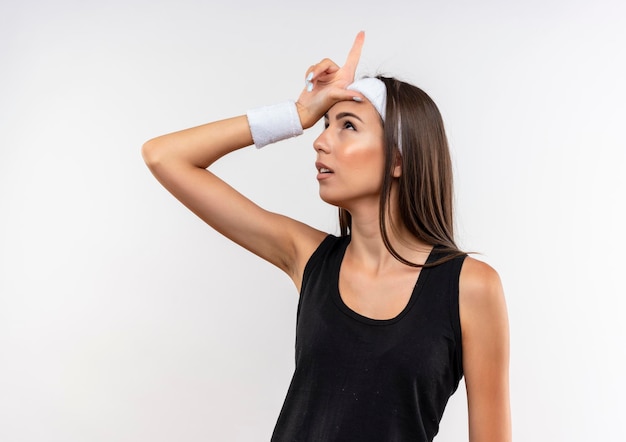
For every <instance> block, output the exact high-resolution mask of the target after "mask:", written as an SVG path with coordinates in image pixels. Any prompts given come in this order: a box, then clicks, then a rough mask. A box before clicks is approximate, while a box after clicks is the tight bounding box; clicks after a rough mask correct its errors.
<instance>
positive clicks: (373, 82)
mask: <svg viewBox="0 0 626 442" xmlns="http://www.w3.org/2000/svg"><path fill="white" fill-rule="evenodd" d="M346 89H348V90H351V91H357V92H360V93H361V94H362V95H363V96H364V97H365V98H367V99H368V100H369V102H370V103H372V105H373V106H374V108H375V109H376V110H377V111H378V114H379V115H380V118H382V119H383V122H384V121H385V109H387V86H385V83H383V82H382V81H381V80H379V79H378V78H371V77H370V78H362V79H360V80H357V81H355V82H354V83H352V84H350V85H348V87H347V88H346ZM398 117H399V116H398ZM398 150H399V151H400V153H402V120H398Z"/></svg>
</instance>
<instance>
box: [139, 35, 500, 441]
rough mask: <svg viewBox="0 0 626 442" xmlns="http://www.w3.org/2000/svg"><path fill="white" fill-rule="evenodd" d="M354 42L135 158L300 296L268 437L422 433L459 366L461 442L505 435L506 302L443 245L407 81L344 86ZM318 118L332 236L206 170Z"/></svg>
mask: <svg viewBox="0 0 626 442" xmlns="http://www.w3.org/2000/svg"><path fill="white" fill-rule="evenodd" d="M363 40H364V34H363V33H359V34H358V35H357V38H356V40H355V42H354V45H353V47H352V49H351V51H350V53H349V56H348V58H347V61H346V63H345V64H344V66H342V67H339V66H338V65H336V64H335V63H334V62H332V61H331V60H328V59H325V60H322V61H321V62H320V63H318V64H316V65H313V66H311V67H310V68H309V69H308V70H307V72H306V77H305V78H306V80H305V81H306V88H305V89H304V90H303V92H302V93H301V95H300V97H299V98H298V100H297V102H296V103H295V104H294V103H284V104H281V105H279V106H274V107H268V108H263V109H260V110H254V111H250V112H248V114H247V116H245V115H244V116H239V117H235V118H231V119H227V120H222V121H217V122H213V123H210V124H207V125H204V126H200V127H196V128H192V129H188V130H184V131H181V132H176V133H173V134H169V135H164V136H162V137H158V138H155V139H153V140H150V141H148V142H147V143H146V144H145V145H144V146H143V156H144V158H145V161H146V163H147V164H148V166H149V168H150V170H151V171H152V173H153V174H154V175H155V176H156V178H157V179H158V180H159V181H160V182H161V183H162V184H163V185H164V186H165V187H166V188H167V189H168V190H169V191H170V192H171V193H172V194H173V195H174V196H175V197H176V198H178V199H179V200H180V201H181V202H182V203H183V204H185V205H186V206H187V207H188V208H189V209H191V210H192V211H193V212H194V213H196V214H197V215H198V216H199V217H200V218H202V219H203V220H204V221H206V222H207V224H209V225H210V226H212V227H213V228H214V229H216V230H217V231H219V232H220V233H222V234H223V235H225V236H227V237H228V238H230V239H232V240H233V241H235V242H236V243H238V244H240V245H241V246H243V247H245V248H246V249H248V250H250V251H251V252H253V253H255V254H257V255H258V256H260V257H261V258H263V259H265V260H267V261H269V262H271V263H273V264H274V265H276V266H278V267H279V268H280V269H282V270H283V271H285V273H287V275H289V276H290V277H291V279H292V280H293V282H294V284H295V285H296V287H297V289H298V291H299V293H300V300H299V307H298V322H297V331H296V369H295V373H294V376H293V379H292V382H291V385H290V387H289V391H288V393H287V398H286V400H285V403H284V406H283V409H282V411H281V414H280V416H279V418H278V422H277V424H276V427H275V430H274V434H273V437H272V440H275V441H296V440H298V441H381V442H382V441H384V442H388V441H408V440H411V441H431V440H432V439H433V438H434V436H435V435H436V434H437V431H438V429H439V422H440V420H441V417H442V414H443V411H444V408H445V405H446V403H447V401H448V399H449V397H450V396H451V395H452V393H453V392H454V391H455V390H456V388H457V385H458V383H459V381H460V379H461V377H462V376H463V375H464V376H465V383H466V387H467V399H468V410H469V425H470V428H469V435H470V441H471V442H488V441H491V442H505V441H509V440H510V439H511V428H510V412H509V393H508V390H509V387H508V358H509V355H508V353H509V348H508V322H507V314H506V306H505V302H504V296H503V293H502V287H501V283H500V280H499V277H498V275H497V273H496V272H495V271H494V270H493V269H492V268H491V267H489V266H488V265H486V264H484V263H483V262H481V261H478V260H475V259H473V258H471V257H467V256H466V255H465V254H463V253H462V252H460V251H459V250H458V249H457V247H456V245H455V242H454V238H453V228H452V226H453V221H452V176H451V163H450V157H449V152H448V147H447V141H446V136H445V132H444V128H443V123H442V120H441V116H440V114H439V111H438V110H437V107H436V106H435V104H434V103H433V102H432V100H431V99H430V98H429V97H428V95H426V94H425V93H424V92H423V91H421V90H420V89H418V88H416V87H414V86H411V85H409V84H407V83H404V82H401V81H398V80H395V79H390V78H384V77H379V78H369V79H361V80H358V81H356V82H354V73H355V70H356V67H357V64H358V61H359V58H360V53H361V48H362V45H363ZM321 118H324V122H325V124H324V127H325V128H324V130H323V132H322V133H321V134H320V136H319V137H318V138H317V139H316V140H315V142H314V144H313V147H314V149H315V151H316V152H317V163H316V167H317V169H318V172H319V173H318V175H317V179H318V181H319V188H320V196H321V198H322V199H323V200H324V201H326V202H328V203H329V204H333V205H335V206H337V207H339V211H340V223H341V233H342V234H341V236H339V237H337V236H334V235H329V234H327V233H326V232H322V231H319V230H317V229H314V228H312V227H310V226H308V225H306V224H303V223H301V222H298V221H295V220H293V219H290V218H288V217H285V216H281V215H277V214H274V213H270V212H268V211H266V210H263V209H262V208H260V207H258V206H256V205H255V204H254V203H252V202H251V201H250V200H248V199H246V198H245V197H244V196H242V195H241V194H239V193H238V192H237V191H235V190H234V189H233V188H231V187H230V186H229V185H228V184H226V183H225V182H223V181H222V180H220V179H219V178H218V177H216V176H215V175H214V174H213V173H211V172H210V171H208V170H207V168H208V167H209V166H211V164H212V163H213V162H215V161H216V160H217V159H219V158H220V157H222V156H223V155H226V154H228V153H230V152H232V151H234V150H236V149H240V148H243V147H246V146H249V145H251V144H253V143H254V144H256V145H257V147H260V146H261V145H264V144H267V143H269V142H273V141H276V140H279V139H282V138H285V137H289V136H294V135H297V134H299V133H301V132H302V129H308V128H310V127H311V126H313V125H314V124H315V123H316V122H317V121H318V120H319V119H321Z"/></svg>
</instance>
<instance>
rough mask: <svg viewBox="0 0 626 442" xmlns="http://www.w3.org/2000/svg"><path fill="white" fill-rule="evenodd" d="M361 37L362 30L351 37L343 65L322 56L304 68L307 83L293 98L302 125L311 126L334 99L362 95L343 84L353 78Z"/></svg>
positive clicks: (361, 41)
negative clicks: (351, 43) (352, 42)
mask: <svg viewBox="0 0 626 442" xmlns="http://www.w3.org/2000/svg"><path fill="white" fill-rule="evenodd" d="M364 40H365V33H364V32H363V31H361V32H359V33H358V34H357V36H356V38H355V39H354V44H353V45H352V49H350V52H349V53H348V58H347V59H346V62H345V63H344V65H343V66H341V67H339V66H338V65H337V64H336V63H335V62H333V61H332V60H330V59H328V58H325V59H323V60H322V61H320V62H319V63H317V64H315V65H313V66H311V67H310V68H309V69H308V70H307V71H306V76H305V81H306V82H307V86H306V87H305V88H304V90H303V91H302V93H301V94H300V97H298V101H297V102H296V107H297V109H298V115H299V116H300V122H301V123H302V127H303V128H304V129H308V128H309V127H311V126H313V125H314V124H315V123H316V122H317V121H318V120H319V119H320V118H322V117H323V116H324V114H325V113H326V112H327V111H328V109H330V108H331V107H332V106H333V105H334V104H335V103H337V102H339V101H347V100H353V99H354V97H359V98H362V96H361V94H359V93H358V92H356V91H349V90H347V89H346V87H347V86H348V85H349V84H351V83H352V82H353V81H354V73H355V72H356V67H357V65H358V64H359V58H360V57H361V48H362V47H363V42H364Z"/></svg>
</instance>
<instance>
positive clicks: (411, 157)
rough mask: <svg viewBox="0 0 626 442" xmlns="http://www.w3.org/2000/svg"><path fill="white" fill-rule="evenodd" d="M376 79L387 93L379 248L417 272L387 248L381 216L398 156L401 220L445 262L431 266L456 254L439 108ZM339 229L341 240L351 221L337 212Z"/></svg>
mask: <svg viewBox="0 0 626 442" xmlns="http://www.w3.org/2000/svg"><path fill="white" fill-rule="evenodd" d="M376 78H378V79H379V80H381V81H382V82H383V83H384V84H385V86H386V88H387V107H386V110H385V115H386V116H385V121H384V123H383V137H384V149H385V168H384V171H383V184H382V189H381V193H380V209H379V225H380V231H381V234H382V238H383V242H384V243H385V247H386V248H387V250H389V253H391V255H392V256H393V257H394V258H396V259H397V260H398V261H400V262H402V263H403V264H406V265H408V266H411V267H423V266H422V265H420V264H415V263H413V262H411V261H408V260H407V259H405V258H403V257H402V256H401V255H400V254H399V253H398V252H397V251H396V250H395V249H394V248H393V246H392V245H391V242H390V241H389V234H388V231H387V216H385V215H386V214H388V212H389V211H390V207H391V206H390V204H389V198H390V195H391V184H392V182H393V180H394V179H396V178H394V177H393V170H394V167H395V165H396V156H397V155H401V156H402V174H401V176H400V177H399V178H397V179H398V190H399V192H398V208H399V214H400V219H401V221H402V222H403V223H404V225H405V226H406V228H407V229H408V231H409V232H410V233H411V234H412V235H414V236H415V237H416V238H418V239H419V240H421V241H424V242H426V243H427V244H430V245H432V246H439V247H440V249H439V250H441V251H442V252H444V253H445V255H446V256H445V258H442V259H440V260H437V261H436V262H435V263H433V264H432V265H436V264H440V263H441V262H445V261H447V260H449V259H452V258H453V257H455V256H459V255H462V254H463V252H461V251H460V250H459V249H458V247H457V246H456V243H455V241H454V221H453V181H452V161H451V159H450V151H449V148H448V140H447V138H446V133H445V130H444V126H443V119H442V118H441V114H440V113H439V109H438V108H437V105H435V102H434V101H433V100H432V99H431V98H430V97H429V96H428V94H426V92H424V91H423V90H421V89H420V88H418V87H416V86H413V85H411V84H408V83H405V82H403V81H400V80H397V79H395V78H388V77H383V76H377V77H376ZM398 135H399V137H398ZM398 138H400V139H398ZM398 146H401V152H400V150H399V149H398ZM386 211H387V213H386ZM339 226H340V229H341V235H342V236H345V235H348V234H349V232H350V228H351V226H352V216H351V215H350V213H349V212H348V211H347V210H345V209H342V208H339ZM392 227H393V226H392ZM429 266H430V265H427V267H429Z"/></svg>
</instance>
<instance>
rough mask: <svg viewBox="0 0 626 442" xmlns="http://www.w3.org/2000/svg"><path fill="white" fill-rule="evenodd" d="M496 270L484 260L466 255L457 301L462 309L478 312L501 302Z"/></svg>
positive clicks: (500, 288)
mask: <svg viewBox="0 0 626 442" xmlns="http://www.w3.org/2000/svg"><path fill="white" fill-rule="evenodd" d="M503 297H504V293H503V289H502V282H501V280H500V275H499V274H498V272H497V271H496V270H495V269H494V268H493V267H491V266H490V265H489V264H487V263H486V262H484V261H481V260H478V259H476V258H472V257H470V256H467V257H466V258H465V260H464V261H463V267H462V268H461V275H460V277H459V302H460V304H461V309H462V310H471V311H475V313H477V314H480V312H481V311H482V312H483V313H484V312H485V310H487V311H489V310H492V309H493V308H497V307H498V306H499V305H500V304H501V303H502V302H503Z"/></svg>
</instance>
